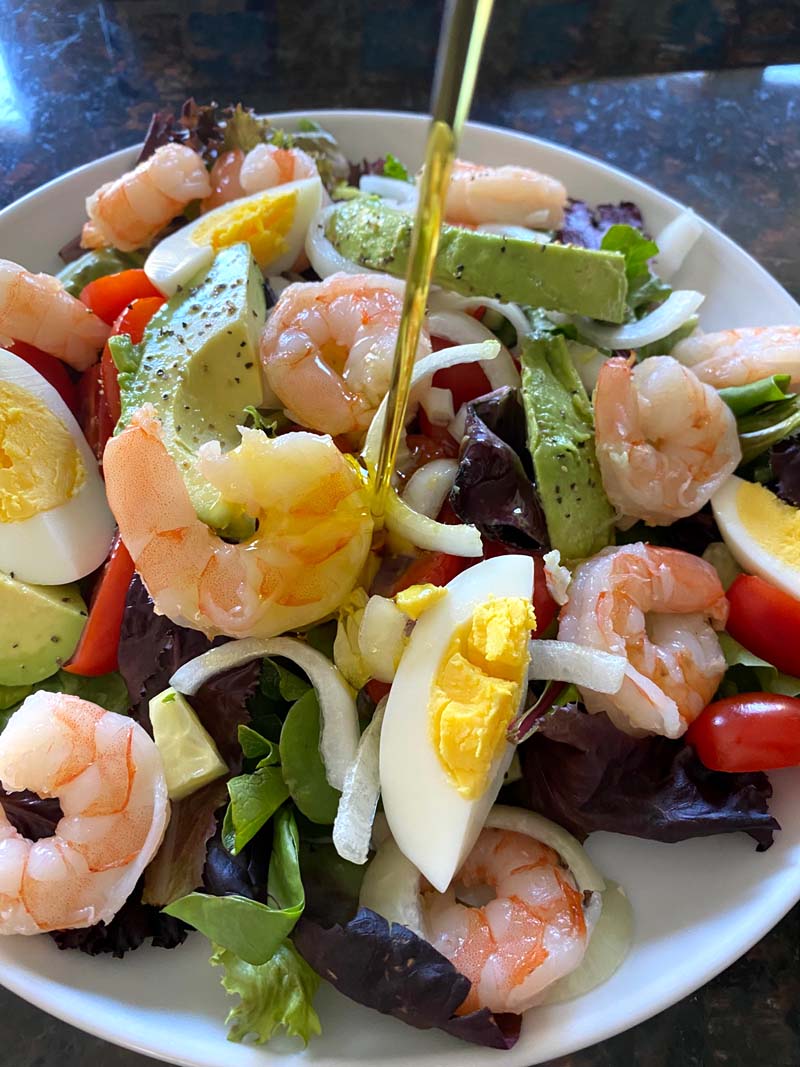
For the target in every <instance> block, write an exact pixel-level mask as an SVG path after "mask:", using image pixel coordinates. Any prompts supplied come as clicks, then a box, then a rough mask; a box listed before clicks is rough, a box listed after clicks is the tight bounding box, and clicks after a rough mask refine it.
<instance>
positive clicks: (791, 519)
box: [736, 482, 800, 570]
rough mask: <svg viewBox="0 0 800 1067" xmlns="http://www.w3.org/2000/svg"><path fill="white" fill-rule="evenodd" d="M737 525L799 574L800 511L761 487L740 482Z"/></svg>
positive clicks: (752, 483)
mask: <svg viewBox="0 0 800 1067" xmlns="http://www.w3.org/2000/svg"><path fill="white" fill-rule="evenodd" d="M736 510H737V511H738V513H739V521H740V522H741V524H742V526H744V528H745V530H747V532H748V533H749V534H750V536H751V537H752V538H753V540H755V541H757V542H758V543H759V544H760V545H762V546H763V547H764V548H765V549H766V550H767V551H768V552H769V553H770V555H772V556H776V557H777V558H778V559H780V560H782V561H783V562H784V563H788V564H789V566H790V567H794V568H796V569H797V570H800V511H798V509H797V508H793V507H792V506H791V505H790V504H785V503H784V502H783V501H782V500H780V499H779V498H778V497H777V496H775V494H774V493H771V492H770V491H769V489H767V488H765V487H764V486H763V485H756V484H755V483H754V482H742V484H741V485H740V487H739V491H738V492H737V494H736Z"/></svg>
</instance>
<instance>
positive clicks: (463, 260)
mask: <svg viewBox="0 0 800 1067" xmlns="http://www.w3.org/2000/svg"><path fill="white" fill-rule="evenodd" d="M413 223H414V220H413V219H412V218H411V216H410V215H406V214H404V213H403V212H401V211H397V210H395V209H394V208H390V207H387V206H386V205H385V204H384V203H383V202H382V201H381V200H378V199H377V198H373V197H363V196H362V197H358V198H357V199H355V200H347V201H344V202H343V203H341V204H339V205H338V206H337V207H336V208H335V209H334V210H333V211H332V212H331V213H330V215H329V216H328V220H327V223H326V225H325V234H326V236H327V238H328V240H329V241H330V242H331V244H332V245H333V246H334V247H335V248H336V249H337V250H338V251H339V252H341V254H342V255H343V256H345V257H346V258H347V259H350V260H353V261H354V262H355V263H359V264H361V265H362V266H364V267H370V268H372V269H373V270H381V271H387V272H388V273H389V274H394V275H397V276H398V277H404V276H405V273H406V267H407V265H408V255H409V248H410V245H411V230H412V227H413ZM433 282H434V283H435V284H436V285H441V286H442V287H443V288H445V289H452V290H453V291H454V292H456V293H461V294H463V295H464V296H492V297H494V298H495V299H496V300H503V301H505V302H510V301H513V302H515V303H518V304H527V305H529V306H530V307H543V308H547V309H548V310H550V311H564V312H568V313H570V314H576V315H586V316H588V317H589V318H592V319H603V320H605V321H606V322H624V320H625V315H626V308H625V298H626V296H627V292H628V283H627V280H626V277H625V257H624V256H623V255H622V254H621V253H619V252H598V251H594V250H592V249H588V248H579V247H577V246H576V245H561V244H538V243H536V242H534V241H520V240H519V239H518V238H513V237H500V236H498V235H497V234H493V233H476V232H475V231H474V230H464V229H461V228H460V227H458V226H447V225H444V226H442V228H441V233H440V236H439V250H438V252H437V253H436V260H435V262H434V268H433Z"/></svg>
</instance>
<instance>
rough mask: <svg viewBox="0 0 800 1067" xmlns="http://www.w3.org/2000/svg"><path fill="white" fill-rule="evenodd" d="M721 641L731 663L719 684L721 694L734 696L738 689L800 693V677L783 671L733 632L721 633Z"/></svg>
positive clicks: (796, 694)
mask: <svg viewBox="0 0 800 1067" xmlns="http://www.w3.org/2000/svg"><path fill="white" fill-rule="evenodd" d="M719 643H720V645H721V647H722V654H723V655H724V657H725V662H726V663H727V664H728V670H727V671H726V672H725V677H724V678H723V679H722V683H721V685H720V687H719V691H718V693H717V696H720V697H730V696H736V695H737V693H761V692H765V693H780V694H782V695H783V696H789V697H796V696H800V678H793V677H792V676H791V675H790V674H783V673H782V672H781V671H779V670H778V668H777V667H773V665H772V664H771V663H767V661H766V660H763V659H761V657H760V656H756V655H754V653H752V652H749V651H748V650H747V649H746V648H745V647H744V646H743V645H740V644H739V642H738V641H734V639H733V638H732V637H731V636H730V634H725V633H723V634H720V635H719Z"/></svg>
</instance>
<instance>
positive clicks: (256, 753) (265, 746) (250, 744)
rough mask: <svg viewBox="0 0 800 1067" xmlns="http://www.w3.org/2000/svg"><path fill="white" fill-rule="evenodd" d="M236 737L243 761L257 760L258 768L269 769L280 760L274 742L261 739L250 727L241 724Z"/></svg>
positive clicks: (256, 731)
mask: <svg viewBox="0 0 800 1067" xmlns="http://www.w3.org/2000/svg"><path fill="white" fill-rule="evenodd" d="M238 736H239V744H240V745H241V747H242V753H243V755H244V757H245V759H257V760H259V761H260V762H259V767H269V766H270V765H271V764H273V763H277V762H278V761H279V760H280V753H279V752H278V746H277V745H276V744H275V742H274V741H270V740H268V738H266V737H262V735H261V734H260V733H259V732H258V730H254V729H253V728H252V726H245V724H244V723H242V724H241V725H240V726H239V732H238Z"/></svg>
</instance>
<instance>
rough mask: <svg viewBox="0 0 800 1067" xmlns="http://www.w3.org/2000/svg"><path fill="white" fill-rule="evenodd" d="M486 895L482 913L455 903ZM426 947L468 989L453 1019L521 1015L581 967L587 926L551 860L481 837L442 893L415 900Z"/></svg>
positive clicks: (540, 851)
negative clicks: (486, 1013) (489, 895)
mask: <svg viewBox="0 0 800 1067" xmlns="http://www.w3.org/2000/svg"><path fill="white" fill-rule="evenodd" d="M479 887H489V888H491V889H493V890H494V891H495V893H496V896H495V898H494V900H490V901H489V903H488V904H485V905H484V906H483V907H470V906H469V905H467V904H463V903H461V901H460V900H458V899H457V897H456V888H458V889H459V896H464V895H466V894H464V892H463V890H464V889H466V890H470V889H477V888H479ZM422 904H423V914H424V917H425V925H426V933H427V936H428V940H429V941H430V942H431V944H432V945H433V946H434V948H437V949H438V950H439V952H441V953H442V955H443V956H446V957H447V958H448V959H449V960H450V961H451V963H452V964H453V965H454V966H455V967H456V969H457V970H459V971H460V972H461V973H462V974H463V975H466V977H467V978H469V980H470V982H471V983H472V988H471V989H470V991H469V995H468V996H467V999H466V1000H465V1001H464V1003H463V1004H462V1005H461V1007H460V1008H459V1014H466V1013H467V1012H470V1011H476V1010H477V1009H479V1008H489V1010H490V1011H495V1012H523V1011H526V1010H527V1009H528V1008H530V1007H531V1006H532V1005H533V1004H534V1003H535V1002H536V1000H537V998H538V996H539V994H540V993H541V992H542V990H543V989H544V988H545V987H546V986H549V985H550V984H551V983H552V982H554V981H556V980H557V979H558V978H561V977H563V976H564V975H566V974H569V973H570V972H571V971H574V970H575V968H576V967H578V966H579V965H580V963H581V961H582V960H583V956H584V953H585V951H586V946H587V944H588V940H589V933H590V929H588V927H589V926H590V923H591V918H590V919H589V923H587V918H589V917H588V916H587V915H585V914H584V907H583V894H582V893H581V892H580V891H579V890H578V888H577V886H576V885H575V882H574V881H573V878H572V875H571V874H570V873H569V872H568V871H567V870H565V869H564V868H563V867H562V866H561V863H560V861H559V857H558V855H557V854H556V853H555V852H554V851H553V850H552V849H551V848H548V847H547V846H546V845H543V844H541V843H540V842H538V841H535V840H534V839H533V838H532V837H528V836H526V835H525V834H520V833H514V832H512V831H510V830H495V829H484V830H483V831H482V832H481V835H480V837H479V838H478V840H477V842H476V844H475V847H474V848H473V849H472V852H470V854H469V856H468V857H467V859H466V860H465V862H464V864H463V866H462V867H461V870H460V871H459V872H458V874H457V875H456V876H455V878H454V879H453V884H452V885H451V886H450V888H449V889H448V890H447V892H446V893H437V892H436V891H435V890H429V891H427V892H423V894H422Z"/></svg>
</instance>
